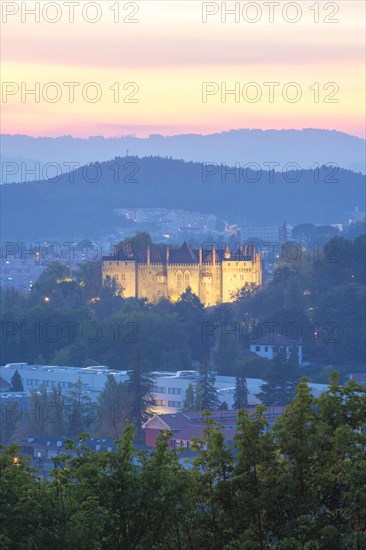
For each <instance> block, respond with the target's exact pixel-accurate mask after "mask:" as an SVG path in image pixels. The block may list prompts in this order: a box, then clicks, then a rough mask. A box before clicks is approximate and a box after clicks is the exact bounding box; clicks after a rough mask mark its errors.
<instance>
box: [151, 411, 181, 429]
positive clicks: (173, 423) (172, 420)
mask: <svg viewBox="0 0 366 550" xmlns="http://www.w3.org/2000/svg"><path fill="white" fill-rule="evenodd" d="M155 416H157V417H158V418H160V419H161V420H162V421H163V422H165V424H166V425H167V426H169V428H170V429H171V430H180V429H181V428H184V426H186V425H187V424H188V423H189V418H187V417H186V416H185V415H184V414H183V413H172V414H158V415H155Z"/></svg>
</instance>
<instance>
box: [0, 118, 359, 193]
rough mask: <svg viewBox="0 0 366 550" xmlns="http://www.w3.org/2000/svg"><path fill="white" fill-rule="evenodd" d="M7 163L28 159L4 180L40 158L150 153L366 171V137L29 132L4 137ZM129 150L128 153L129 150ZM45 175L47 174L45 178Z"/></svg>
mask: <svg viewBox="0 0 366 550" xmlns="http://www.w3.org/2000/svg"><path fill="white" fill-rule="evenodd" d="M1 150H2V153H1V154H2V155H3V158H2V162H3V161H4V160H5V161H6V160H8V159H6V158H4V157H12V158H14V157H21V158H23V159H24V160H25V165H24V166H23V171H22V170H21V169H20V167H19V170H18V171H17V173H15V174H14V175H12V176H7V177H5V172H4V170H2V173H3V177H2V182H3V183H11V182H12V181H25V179H27V181H28V180H29V179H30V178H29V177H28V178H25V176H24V167H25V168H26V169H29V170H30V169H34V162H33V161H30V160H28V159H38V160H39V161H40V163H41V166H40V170H41V174H42V167H43V165H44V164H47V163H59V164H60V165H61V168H62V169H65V171H66V170H67V168H66V167H65V166H64V163H74V162H78V163H80V165H83V164H86V163H88V162H95V161H105V160H109V159H111V158H113V157H115V156H124V155H126V154H129V155H133V156H139V157H143V156H146V155H159V156H168V157H173V158H175V159H183V160H187V161H197V162H217V163H222V162H225V163H227V164H230V165H235V163H239V164H240V165H241V166H244V165H245V164H247V163H250V162H252V163H253V162H255V163H258V164H259V165H260V166H261V167H262V168H263V167H264V163H265V162H277V163H279V164H280V167H279V170H281V169H282V166H284V165H286V164H287V163H289V162H296V163H298V164H299V165H300V166H301V167H302V168H304V169H309V168H311V167H312V166H314V164H315V163H319V164H320V165H322V164H329V163H331V162H333V163H337V164H338V165H339V166H341V167H342V168H346V169H350V170H353V171H355V172H359V171H361V172H363V173H364V172H365V140H363V139H360V138H357V137H354V136H350V135H347V134H344V133H341V132H336V131H328V130H313V129H306V130H302V131H300V130H265V131H263V130H231V131H230V132H222V133H218V134H211V135H200V134H184V135H177V136H172V137H165V136H161V135H151V136H149V137H148V138H136V137H133V136H127V137H119V138H114V139H113V138H104V137H90V138H88V139H77V138H73V137H71V136H63V137H58V138H47V137H46V138H43V137H42V138H33V137H29V136H23V135H3V136H1ZM127 152H128V153H127ZM40 179H42V176H41V177H40Z"/></svg>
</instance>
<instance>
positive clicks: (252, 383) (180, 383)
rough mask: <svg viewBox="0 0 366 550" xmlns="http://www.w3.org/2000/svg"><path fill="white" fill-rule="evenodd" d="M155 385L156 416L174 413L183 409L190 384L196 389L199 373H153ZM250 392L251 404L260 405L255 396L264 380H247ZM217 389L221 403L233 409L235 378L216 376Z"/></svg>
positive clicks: (192, 371) (187, 371)
mask: <svg viewBox="0 0 366 550" xmlns="http://www.w3.org/2000/svg"><path fill="white" fill-rule="evenodd" d="M152 375H153V377H154V380H155V385H154V390H153V393H154V401H155V407H154V409H153V412H155V413H156V414H165V413H174V412H177V411H179V410H181V409H182V408H183V403H184V399H185V395H186V390H187V388H188V386H189V384H192V386H193V387H195V385H196V383H197V381H198V378H199V377H198V373H197V371H194V370H185V371H177V372H154V373H152ZM247 384H248V390H249V396H248V400H249V404H250V405H258V404H259V403H260V401H259V399H257V398H256V397H255V395H254V392H256V393H259V392H260V391H261V390H260V384H263V381H262V380H259V379H256V378H247ZM215 387H216V389H217V391H218V397H219V400H220V402H221V403H223V402H225V403H227V405H228V407H229V409H230V408H233V401H234V391H235V378H234V377H233V376H216V377H215Z"/></svg>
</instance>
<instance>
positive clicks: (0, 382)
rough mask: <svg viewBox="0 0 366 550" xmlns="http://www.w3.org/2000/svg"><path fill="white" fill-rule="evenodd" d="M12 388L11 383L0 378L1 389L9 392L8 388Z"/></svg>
mask: <svg viewBox="0 0 366 550" xmlns="http://www.w3.org/2000/svg"><path fill="white" fill-rule="evenodd" d="M10 387H11V384H9V382H7V381H6V380H4V378H1V376H0V389H5V390H7V389H8V388H10Z"/></svg>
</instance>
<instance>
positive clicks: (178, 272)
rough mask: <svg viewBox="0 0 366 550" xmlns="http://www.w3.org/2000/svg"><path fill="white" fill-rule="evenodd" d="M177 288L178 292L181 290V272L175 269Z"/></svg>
mask: <svg viewBox="0 0 366 550" xmlns="http://www.w3.org/2000/svg"><path fill="white" fill-rule="evenodd" d="M176 277H177V290H178V292H180V293H181V292H183V273H182V272H181V271H177V275H176Z"/></svg>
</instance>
